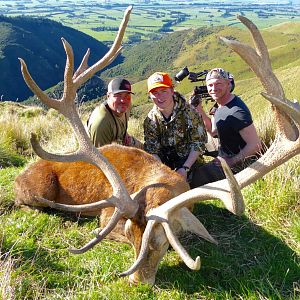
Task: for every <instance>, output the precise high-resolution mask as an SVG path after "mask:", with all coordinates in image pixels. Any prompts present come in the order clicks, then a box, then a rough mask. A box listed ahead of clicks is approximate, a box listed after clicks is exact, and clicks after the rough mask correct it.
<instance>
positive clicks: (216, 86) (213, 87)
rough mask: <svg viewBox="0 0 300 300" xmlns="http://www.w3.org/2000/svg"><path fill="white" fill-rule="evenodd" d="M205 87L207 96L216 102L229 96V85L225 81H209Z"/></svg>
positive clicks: (219, 79)
mask: <svg viewBox="0 0 300 300" xmlns="http://www.w3.org/2000/svg"><path fill="white" fill-rule="evenodd" d="M206 86H207V91H208V93H209V95H210V96H211V97H212V98H213V99H214V100H215V101H217V102H218V100H222V99H223V98H224V97H226V96H228V95H229V94H230V87H231V83H230V81H229V80H227V79H222V78H218V79H209V80H207V81H206Z"/></svg>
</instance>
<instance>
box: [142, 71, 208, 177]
mask: <svg viewBox="0 0 300 300" xmlns="http://www.w3.org/2000/svg"><path fill="white" fill-rule="evenodd" d="M148 92H149V95H150V98H151V99H152V100H153V102H154V106H153V108H152V110H151V111H150V112H149V113H148V115H147V117H146V119H145V120H144V138H145V143H144V149H145V150H146V151H147V152H149V153H151V154H152V155H154V156H155V157H156V158H157V159H159V160H161V161H162V162H163V163H164V164H166V165H167V166H169V167H170V168H171V169H174V170H176V171H177V172H178V173H179V174H181V175H182V176H184V177H185V178H190V176H188V175H189V174H191V173H190V171H191V170H192V169H193V168H195V167H196V164H195V162H196V161H197V160H198V158H199V157H200V158H202V155H203V153H204V152H205V150H206V149H205V143H206V142H207V133H206V130H205V127H204V124H203V120H202V118H201V116H199V114H198V113H197V112H196V111H195V110H194V109H193V108H192V107H191V106H190V105H189V104H188V103H187V102H186V101H185V99H184V98H183V97H182V96H181V95H180V94H179V93H177V92H175V91H174V89H173V83H172V79H171V78H170V76H169V75H168V74H167V73H162V72H156V73H154V74H153V75H151V76H150V77H149V78H148ZM198 161H199V160H198Z"/></svg>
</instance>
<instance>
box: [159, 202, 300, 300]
mask: <svg viewBox="0 0 300 300" xmlns="http://www.w3.org/2000/svg"><path fill="white" fill-rule="evenodd" d="M194 214H195V215H196V216H197V218H198V219H199V220H200V221H201V222H202V223H203V224H204V226H205V227H206V228H207V230H208V231H209V232H210V234H211V235H212V236H213V237H214V238H215V239H216V240H217V241H218V243H219V244H218V245H213V244H210V243H209V242H206V241H203V240H201V239H200V238H198V237H197V236H195V235H185V236H183V237H182V238H181V242H182V244H183V245H184V247H185V249H186V250H187V251H188V252H189V254H190V255H191V256H192V257H193V258H195V257H196V256H200V258H201V269H200V270H199V271H191V270H189V269H188V268H187V267H186V266H185V265H184V264H183V263H182V262H180V263H179V264H178V265H176V266H168V265H166V263H164V262H163V263H161V265H160V268H159V270H158V273H157V277H156V284H157V286H158V287H159V288H167V287H168V288H170V285H172V287H174V286H175V288H177V289H178V290H180V291H183V292H186V293H188V294H192V293H196V292H201V291H202V290H206V291H211V292H213V291H217V292H219V293H227V294H230V295H232V296H238V295H245V293H246V294H247V293H249V294H253V293H259V295H261V296H262V297H263V298H264V297H269V296H271V297H272V296H273V297H274V296H275V295H276V296H277V297H283V298H285V297H293V296H295V293H296V291H297V290H298V291H299V286H300V270H299V256H297V253H295V252H294V251H293V250H292V249H291V248H289V247H288V246H287V245H286V244H285V243H283V242H282V241H281V240H280V239H279V238H277V237H275V236H274V235H272V234H271V233H269V232H267V231H266V230H264V229H263V228H261V227H259V226H257V225H255V224H254V223H252V222H251V221H249V219H248V218H247V217H245V216H242V217H237V216H234V215H232V214H231V213H230V212H228V211H227V210H225V209H222V208H217V207H216V206H214V205H208V204H197V205H196V206H195V209H194ZM178 260H180V259H179V258H178Z"/></svg>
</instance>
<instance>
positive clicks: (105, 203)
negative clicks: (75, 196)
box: [35, 196, 116, 212]
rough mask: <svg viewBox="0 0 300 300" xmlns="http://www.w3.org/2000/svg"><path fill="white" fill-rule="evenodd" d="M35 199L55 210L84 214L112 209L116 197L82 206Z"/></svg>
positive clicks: (39, 198)
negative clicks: (107, 208) (96, 210)
mask: <svg viewBox="0 0 300 300" xmlns="http://www.w3.org/2000/svg"><path fill="white" fill-rule="evenodd" d="M35 199H36V200H37V201H39V202H41V203H44V204H47V205H48V206H49V207H51V208H54V209H58V210H62V211H68V212H84V211H90V210H95V209H102V208H106V207H111V205H112V202H113V201H114V200H115V199H116V198H115V197H114V196H112V197H110V198H108V199H107V200H100V201H97V202H94V203H89V204H81V205H69V204H62V203H57V202H54V201H50V200H48V199H45V198H43V197H35Z"/></svg>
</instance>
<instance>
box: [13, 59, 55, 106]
mask: <svg viewBox="0 0 300 300" xmlns="http://www.w3.org/2000/svg"><path fill="white" fill-rule="evenodd" d="M18 59H19V61H20V63H21V72H22V75H23V78H24V80H25V82H26V84H27V86H28V87H29V88H30V89H31V90H32V92H33V93H34V94H35V95H37V97H38V98H39V99H40V100H41V101H42V102H43V103H44V104H45V105H47V106H48V107H51V108H53V109H56V110H58V108H59V101H58V100H56V99H53V98H50V97H49V96H48V95H47V94H46V93H44V92H43V91H42V90H41V89H40V87H39V86H38V85H37V84H36V82H35V81H34V80H33V78H32V77H31V75H30V73H29V71H28V68H27V65H26V63H25V61H24V60H23V59H22V58H20V57H19V58H18Z"/></svg>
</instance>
